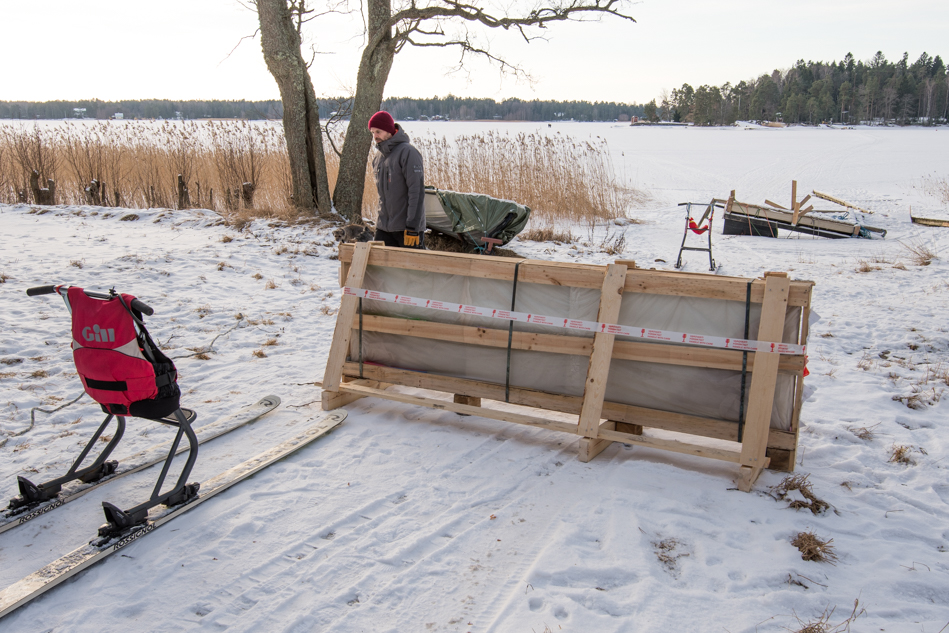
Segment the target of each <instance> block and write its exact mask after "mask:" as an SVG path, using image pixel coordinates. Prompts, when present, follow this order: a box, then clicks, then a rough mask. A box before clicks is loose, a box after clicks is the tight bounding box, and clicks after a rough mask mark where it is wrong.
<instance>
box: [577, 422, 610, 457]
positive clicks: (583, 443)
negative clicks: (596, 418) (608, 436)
mask: <svg viewBox="0 0 949 633" xmlns="http://www.w3.org/2000/svg"><path fill="white" fill-rule="evenodd" d="M600 429H602V430H604V431H615V430H616V422H613V421H611V420H606V421H605V422H603V423H602V424H601V425H600ZM612 443H613V440H603V439H593V438H589V437H581V438H580V451H579V453H578V455H577V457H578V458H579V460H580V461H581V462H583V463H584V464H585V463H587V462H588V461H590V460H591V459H593V458H594V457H596V456H597V455H599V454H600V453H602V452H603V451H605V450H606V449H607V448H609V446H610V444H612Z"/></svg>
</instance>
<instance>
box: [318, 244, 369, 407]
mask: <svg viewBox="0 0 949 633" xmlns="http://www.w3.org/2000/svg"><path fill="white" fill-rule="evenodd" d="M371 248H372V242H360V243H359V244H356V248H355V251H354V252H353V262H352V265H351V266H350V268H349V275H348V276H347V277H346V284H345V285H346V286H349V287H350V288H359V287H361V286H362V282H363V278H364V277H365V275H366V264H368V262H369V251H370V249H371ZM358 307H359V299H358V298H356V297H353V296H352V295H343V297H342V299H340V304H339V312H338V313H337V315H336V330H335V331H334V332H333V343H332V345H331V346H330V353H329V358H328V359H327V361H326V372H325V374H324V375H323V390H324V391H339V384H340V379H341V377H342V375H343V363H345V362H346V356H347V355H348V354H349V339H350V337H351V336H352V332H353V317H354V316H355V315H356V309H357V308H358Z"/></svg>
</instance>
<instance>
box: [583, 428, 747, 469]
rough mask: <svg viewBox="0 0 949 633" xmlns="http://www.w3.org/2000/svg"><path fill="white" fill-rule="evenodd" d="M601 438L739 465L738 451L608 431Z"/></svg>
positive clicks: (602, 432) (603, 432) (601, 433)
mask: <svg viewBox="0 0 949 633" xmlns="http://www.w3.org/2000/svg"><path fill="white" fill-rule="evenodd" d="M600 438H602V439H605V440H612V441H614V442H623V443H625V444H641V445H643V446H649V447H650V448H659V449H662V450H664V451H672V452H673V453H682V454H685V455H695V456H697V457H707V458H709V459H718V460H720V461H724V462H731V463H733V464H737V463H738V462H739V459H740V453H739V452H738V451H737V450H734V451H732V450H728V449H724V448H718V447H714V446H702V445H701V444H690V443H688V442H680V441H678V440H667V439H662V438H658V437H651V436H648V435H630V434H627V433H618V432H616V431H608V430H606V429H604V430H602V431H600Z"/></svg>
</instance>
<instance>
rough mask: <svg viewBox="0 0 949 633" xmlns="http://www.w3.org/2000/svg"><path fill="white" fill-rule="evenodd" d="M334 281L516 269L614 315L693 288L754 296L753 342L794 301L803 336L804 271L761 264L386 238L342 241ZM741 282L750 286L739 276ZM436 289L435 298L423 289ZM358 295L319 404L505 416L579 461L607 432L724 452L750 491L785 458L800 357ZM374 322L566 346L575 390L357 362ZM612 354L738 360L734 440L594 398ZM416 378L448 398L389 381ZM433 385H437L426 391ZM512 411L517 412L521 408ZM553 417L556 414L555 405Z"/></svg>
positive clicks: (771, 331) (606, 440)
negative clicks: (491, 253) (403, 311)
mask: <svg viewBox="0 0 949 633" xmlns="http://www.w3.org/2000/svg"><path fill="white" fill-rule="evenodd" d="M339 259H340V263H341V269H340V283H341V285H344V286H348V287H350V288H361V287H362V285H363V281H364V276H365V273H366V267H367V266H370V265H371V266H380V267H389V268H402V269H408V270H416V271H428V272H435V273H446V274H453V275H463V276H467V277H477V278H487V279H498V280H506V281H511V280H513V279H514V274H515V265H518V264H519V265H518V266H517V267H518V273H517V274H518V280H519V281H520V282H524V283H535V284H549V285H555V286H571V287H576V288H595V289H599V290H600V304H599V313H598V318H597V321H599V322H603V323H616V322H617V321H616V319H617V316H618V314H619V309H620V304H621V301H622V297H623V295H624V293H644V294H657V295H671V296H682V297H700V298H712V299H724V300H728V301H738V302H741V303H742V304H744V303H745V302H746V300H750V301H751V302H752V303H756V304H760V305H761V318H760V324H759V329H758V332H757V336H752V338H755V339H756V340H758V341H770V342H781V339H782V335H783V331H784V325H785V317H786V314H787V312H788V311H789V310H792V309H797V308H800V315H801V317H800V318H801V322H800V326H799V330H798V331H799V336H798V340H797V341H795V343H797V344H804V342H805V341H806V340H807V322H808V317H809V313H810V305H811V290H812V287H813V282H810V281H791V280H789V279H788V277H787V275H786V273H768V274H766V275H765V276H764V277H763V278H760V279H755V280H749V279H744V278H739V277H725V276H718V275H708V274H696V273H682V272H668V271H657V270H643V269H639V268H635V265H634V264H633V263H632V262H624V261H618V262H616V263H614V264H611V265H608V266H593V265H585V264H569V263H560V262H546V261H539V260H518V259H513V258H499V257H498V258H495V257H483V256H478V255H464V254H450V253H438V252H432V251H416V250H410V249H395V248H386V247H383V246H381V245H379V243H362V244H356V245H353V244H342V245H340V255H339ZM749 282H750V286H749ZM430 298H431V299H438V297H430ZM358 306H359V299H357V298H356V297H354V296H350V295H344V296H343V298H342V301H341V305H340V310H339V313H338V316H337V322H336V329H335V332H334V335H333V341H332V345H331V349H330V353H329V357H328V360H327V364H326V371H325V374H324V378H323V408H324V409H325V410H330V409H334V408H337V407H341V406H345V405H346V404H349V403H351V402H353V401H355V400H357V399H359V398H362V397H366V396H372V397H379V398H385V399H389V400H393V401H397V402H404V403H408V404H415V405H421V406H426V407H431V408H436V409H444V410H448V411H454V412H456V413H460V414H467V415H478V416H481V417H486V418H491V419H496V420H503V421H507V422H513V423H518V424H526V425H531V426H538V427H542V428H547V429H551V430H556V431H561V432H565V433H572V434H574V435H578V436H579V437H580V454H579V457H580V459H581V460H582V461H589V460H590V459H592V458H593V457H595V456H596V455H597V454H599V453H600V452H601V451H603V450H604V449H605V448H607V447H608V446H609V445H610V444H611V443H612V442H622V443H630V444H640V445H644V446H650V447H653V448H660V449H665V450H670V451H674V452H678V453H685V454H690V455H698V456H702V457H708V458H712V459H719V460H724V461H729V462H732V463H735V464H736V465H738V467H739V469H738V479H737V483H738V486H739V488H740V489H742V490H745V491H748V490H750V489H751V486H752V485H753V484H754V482H755V480H756V479H757V477H758V476H759V475H760V473H761V471H762V469H764V468H766V467H770V468H771V469H774V470H782V471H792V470H793V469H794V462H795V454H796V448H797V438H798V432H799V420H800V407H801V401H802V394H803V372H804V363H805V358H804V357H803V356H802V355H786V354H784V355H782V354H777V353H770V352H764V351H762V352H742V351H739V350H734V349H716V348H705V347H690V346H681V345H669V344H662V343H647V342H640V341H630V340H621V341H616V340H614V339H615V337H614V335H612V334H609V333H601V332H598V333H596V334H595V335H594V336H593V338H592V339H591V338H578V337H570V336H564V335H562V334H557V333H555V332H556V331H555V330H552V331H551V333H550V334H546V333H537V332H514V333H513V334H512V335H510V336H509V332H508V329H507V327H506V326H504V327H503V329H500V326H499V329H490V328H482V327H470V326H465V325H460V324H453V323H440V322H435V321H426V320H417V319H412V320H408V319H397V318H391V317H386V316H379V315H366V314H358V313H357V311H358ZM360 327H361V328H362V329H363V331H370V332H383V333H387V334H396V335H401V336H412V337H418V338H422V339H430V340H441V341H452V342H457V343H463V344H466V345H480V346H489V347H502V348H503V347H507V348H510V349H517V350H530V351H531V353H535V352H536V353H537V354H544V353H553V352H556V353H559V354H574V355H582V356H587V357H589V364H588V369H587V378H586V382H585V383H584V393H583V396H582V397H580V396H571V395H567V394H559V393H550V392H548V391H539V390H535V389H525V388H518V387H512V386H509V385H508V386H506V385H504V384H497V383H493V382H485V381H477V380H471V379H466V378H457V377H452V376H444V375H438V374H435V373H430V372H419V371H410V370H406V369H399V368H395V367H387V366H379V365H375V364H362V363H359V362H357V359H350V358H348V357H347V356H348V353H349V349H350V343H351V340H352V337H353V335H354V332H356V333H357V335H358V331H359V328H360ZM611 359H628V360H637V361H644V362H649V363H660V364H665V365H677V366H683V367H702V368H716V369H730V370H734V371H741V370H742V366H743V364H744V366H745V367H746V368H747V372H748V373H749V374H750V387H749V390H748V407H747V415H746V417H745V426H744V433H743V434H742V437H741V441H739V430H738V425H737V424H736V423H735V422H734V421H730V420H720V419H714V418H710V417H701V416H694V415H685V414H682V413H676V412H672V411H665V410H661V409H656V408H645V407H638V406H630V405H627V404H622V403H617V402H609V401H606V400H605V399H604V394H605V386H606V381H607V377H608V373H609V368H610V361H611ZM779 372H780V373H784V374H789V375H791V376H792V377H793V380H794V399H793V411H792V413H791V428H790V430H789V431H782V430H778V429H773V428H771V427H770V421H771V413H772V407H773V403H774V393H775V385H776V382H777V377H778V374H779ZM392 385H401V386H407V387H415V388H421V389H426V390H431V391H434V392H440V393H444V394H451V395H453V398H452V400H451V401H449V400H446V399H444V398H431V397H422V396H415V395H408V394H404V393H397V392H394V391H392V390H387V388H388V387H389V386H392ZM432 395H436V394H432ZM482 400H486V401H491V400H494V401H500V402H505V401H506V402H508V403H511V404H514V405H520V406H522V407H524V409H522V410H519V411H518V412H511V411H510V410H509V409H510V407H506V410H503V411H502V410H500V409H497V408H492V407H490V406H481V403H482ZM521 411H522V412H521ZM545 411H557V412H560V413H566V414H570V415H572V416H576V422H564V421H561V420H560V419H558V420H552V419H550V416H544V412H545ZM557 417H558V418H561V417H562V416H557ZM650 429H661V430H666V431H674V432H676V433H682V434H687V435H689V436H692V437H689V438H688V439H689V441H679V440H673V439H669V438H668V437H655V436H654V435H653V434H650V433H649V430H650ZM702 438H713V439H716V440H725V441H726V442H725V443H724V447H723V443H721V442H719V443H717V445H711V444H709V443H705V444H703V443H702V442H701V439H702Z"/></svg>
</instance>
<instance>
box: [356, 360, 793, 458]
mask: <svg viewBox="0 0 949 633" xmlns="http://www.w3.org/2000/svg"><path fill="white" fill-rule="evenodd" d="M363 372H364V375H365V376H366V377H367V378H372V379H374V380H379V381H383V382H385V383H387V384H396V385H402V386H405V387H416V388H420V389H431V390H434V391H440V392H443V393H462V394H465V395H469V396H478V397H481V398H484V399H489V400H496V401H498V402H504V395H505V391H504V385H503V384H496V383H489V382H480V381H476V380H467V379H465V378H454V377H452V376H439V375H437V374H429V373H423V372H415V371H409V370H405V369H397V368H394V367H383V366H380V365H366V366H365V367H364V368H363ZM358 373H359V364H358V363H353V362H348V363H346V366H345V368H344V374H346V375H352V376H353V377H356V376H357V375H358ZM510 403H511V404H516V405H520V406H526V407H534V408H540V409H545V410H548V411H559V412H561V413H567V414H571V415H578V414H579V413H580V408H581V406H582V399H581V398H579V397H577V396H564V395H560V394H552V393H548V392H544V391H538V390H535V389H522V388H517V387H511V388H510ZM602 415H603V417H605V418H607V419H609V420H612V421H615V422H618V423H622V424H627V425H631V426H639V427H640V430H639V433H642V426H646V427H649V428H654V429H662V430H666V431H675V432H677V433H687V434H691V435H697V436H700V437H708V438H713V439H719V440H728V441H732V442H737V441H738V424H737V423H735V422H730V421H728V420H717V419H714V418H703V417H700V416H694V415H686V414H683V413H673V412H670V411H660V410H657V409H648V408H646V407H635V406H631V405H625V404H620V403H616V402H609V401H606V402H604V404H603V414H602ZM630 432H632V431H630ZM768 446H769V447H773V448H780V449H784V450H789V449H791V448H793V447H794V446H795V435H794V434H793V433H789V432H787V431H781V430H778V429H770V432H769V435H768Z"/></svg>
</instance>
